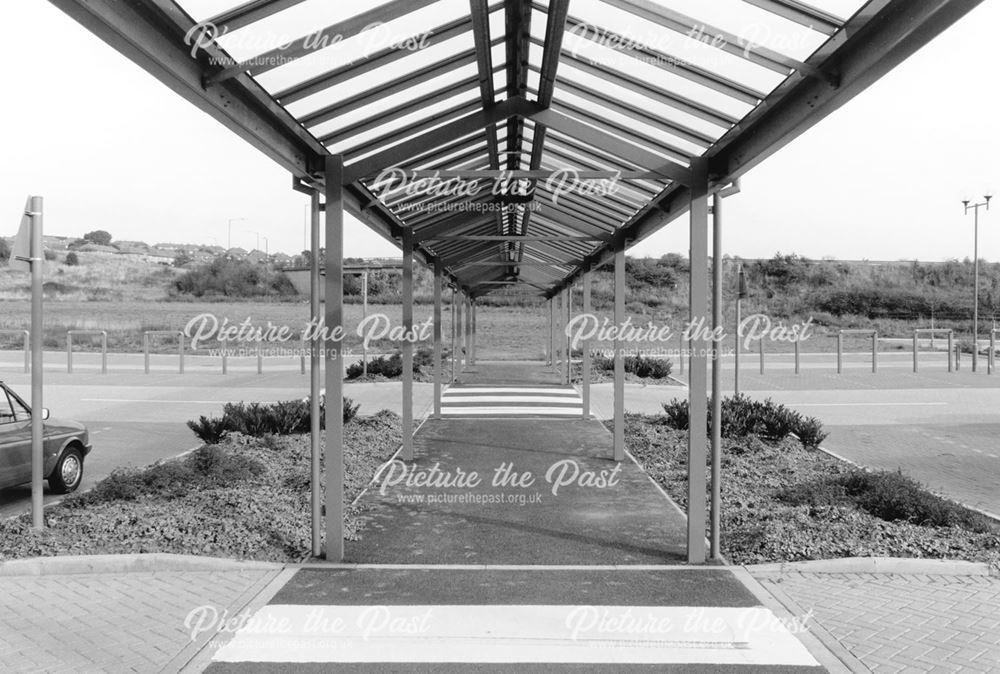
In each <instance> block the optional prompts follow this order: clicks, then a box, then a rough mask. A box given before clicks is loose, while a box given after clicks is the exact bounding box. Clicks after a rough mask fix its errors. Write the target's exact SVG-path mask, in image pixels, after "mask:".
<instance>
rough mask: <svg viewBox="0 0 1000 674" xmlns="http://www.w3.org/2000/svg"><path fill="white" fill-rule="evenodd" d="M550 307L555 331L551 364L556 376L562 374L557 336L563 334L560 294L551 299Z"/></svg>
mask: <svg viewBox="0 0 1000 674" xmlns="http://www.w3.org/2000/svg"><path fill="white" fill-rule="evenodd" d="M552 305H553V310H554V313H555V323H554V325H555V330H554V331H553V334H552V358H553V360H552V363H553V367H554V368H555V371H556V374H557V375H559V374H561V373H562V348H563V347H562V340H561V339H560V338H559V335H561V334H562V333H563V327H562V293H561V292H559V293H556V294H555V295H554V296H553V297H552Z"/></svg>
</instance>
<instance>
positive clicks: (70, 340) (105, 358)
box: [66, 330, 108, 374]
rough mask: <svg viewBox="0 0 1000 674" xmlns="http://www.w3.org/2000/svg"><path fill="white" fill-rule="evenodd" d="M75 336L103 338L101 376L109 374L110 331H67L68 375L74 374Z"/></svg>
mask: <svg viewBox="0 0 1000 674" xmlns="http://www.w3.org/2000/svg"><path fill="white" fill-rule="evenodd" d="M73 335H81V336H82V335H100V336H101V374H107V373H108V331H107V330H67V331H66V374H73Z"/></svg>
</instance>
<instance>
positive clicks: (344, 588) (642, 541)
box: [0, 364, 1000, 674]
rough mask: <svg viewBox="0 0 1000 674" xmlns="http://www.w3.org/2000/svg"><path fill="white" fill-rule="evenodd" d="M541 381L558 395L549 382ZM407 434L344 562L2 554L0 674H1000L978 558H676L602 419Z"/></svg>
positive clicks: (660, 514)
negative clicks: (964, 561)
mask: <svg viewBox="0 0 1000 674" xmlns="http://www.w3.org/2000/svg"><path fill="white" fill-rule="evenodd" d="M509 368H510V366H507V367H498V366H493V365H490V364H484V365H480V366H478V367H477V368H476V369H477V370H478V371H477V372H467V373H465V375H464V376H463V381H462V385H464V386H468V387H481V388H494V387H503V386H513V385H515V384H516V383H517V380H518V376H517V372H512V371H511V370H510V369H509ZM530 379H531V382H530V384H529V387H541V388H547V387H552V386H556V385H557V380H556V378H555V376H554V375H553V374H552V373H551V372H549V373H546V372H545V371H541V370H536V372H535V373H534V374H533V375H532V377H531V378H530ZM415 444H416V450H417V451H416V453H417V458H416V461H414V462H413V463H412V464H410V465H409V466H408V467H407V469H406V470H407V471H408V472H407V473H406V474H403V473H399V474H397V475H396V476H395V477H393V478H391V479H388V480H387V481H386V488H385V489H384V490H383V489H382V484H381V483H376V484H375V485H374V486H373V488H371V489H369V490H368V492H367V493H366V494H365V495H364V496H363V499H362V504H363V505H364V506H365V507H366V510H365V516H366V517H367V518H368V527H367V528H366V529H365V530H364V531H363V538H361V539H360V540H358V541H352V542H349V543H348V545H347V555H348V560H349V561H350V562H351V564H349V565H326V564H321V563H316V564H310V565H306V566H304V567H300V566H294V565H292V566H288V567H285V568H284V569H282V568H281V567H276V566H274V565H246V564H239V563H233V562H218V561H214V560H197V559H196V560H194V561H192V560H191V559H189V558H173V557H171V556H166V555H144V556H121V557H116V556H115V557H109V558H106V559H95V558H86V559H83V560H80V559H76V560H73V559H50V560H27V561H22V562H9V563H6V564H0V671H4V672H7V671H10V672H27V671H39V672H57V671H58V672H63V671H66V672H101V671H107V672H120V671H140V672H145V671H191V672H200V671H203V670H206V668H207V670H208V671H209V672H212V673H215V674H217V673H219V672H284V671H287V672H303V671H305V672H309V671H316V672H319V671H329V669H330V667H331V666H336V667H337V671H379V672H383V671H427V672H431V671H433V672H439V671H443V672H465V671H498V670H505V671H518V672H521V671H538V672H548V671H563V670H567V671H568V670H570V669H572V670H573V671H595V672H604V671H608V670H609V669H614V671H640V670H642V671H649V670H650V669H651V668H654V667H655V669H656V671H677V672H744V671H750V672H812V671H823V670H824V669H826V670H828V671H849V670H854V671H865V670H866V669H867V668H871V669H874V670H876V671H991V669H992V668H993V667H994V666H995V663H996V662H998V661H1000V640H998V637H997V634H998V633H1000V630H998V629H997V628H998V627H1000V579H998V578H996V577H991V576H989V575H988V574H987V573H986V570H985V569H983V568H980V567H975V565H964V566H963V565H960V564H948V563H943V564H942V563H935V562H923V561H919V560H916V561H914V562H909V563H906V562H901V561H900V560H889V561H888V562H886V564H885V568H883V565H882V564H881V563H879V564H876V563H875V562H872V561H871V560H860V561H857V562H855V561H851V560H839V561H834V562H830V563H827V564H826V566H823V567H819V568H817V567H816V566H815V565H812V564H808V563H807V564H799V565H785V566H783V567H757V568H753V567H751V568H749V569H742V568H739V567H737V568H731V567H688V566H685V565H683V564H680V563H678V562H681V561H682V560H683V548H684V526H683V525H684V519H683V516H682V515H681V514H680V512H679V511H678V510H677V509H676V508H675V507H674V506H673V504H672V503H670V502H669V500H668V499H666V497H665V496H664V495H663V494H662V493H660V492H659V491H658V490H657V489H656V487H655V486H654V485H653V484H652V482H651V481H650V480H649V479H648V478H647V477H646V476H645V475H644V474H643V473H642V471H641V470H640V469H639V468H638V466H637V465H636V464H634V463H632V462H625V463H622V464H616V463H613V462H612V461H611V460H610V459H609V458H608V457H609V456H610V453H611V452H610V445H611V442H610V436H609V435H608V434H607V432H606V431H605V430H604V429H603V427H602V426H600V425H599V424H598V423H597V422H596V421H593V420H583V419H582V418H581V419H544V418H543V419H539V418H528V415H526V416H525V417H524V418H522V417H520V416H514V417H508V416H504V417H502V418H488V419H475V420H473V419H465V418H459V419H450V418H449V419H442V420H438V421H434V420H429V421H427V422H426V423H425V424H424V425H423V427H422V428H421V431H420V433H419V434H418V436H417V442H416V443H415ZM553 466H556V468H554V469H553ZM398 468H399V469H402V466H401V465H400V466H399V467H398ZM498 469H499V470H498ZM413 471H417V472H413ZM601 471H604V475H603V478H604V479H603V481H602V480H601ZM529 472H530V473H531V476H532V478H533V479H532V480H529V479H528V478H527V477H525V476H526V475H527V473H529ZM418 474H419V475H422V477H421V478H419V479H417V478H414V476H415V475H418ZM472 474H477V475H478V476H480V477H481V480H480V481H479V482H478V483H475V484H473V482H474V481H471V480H469V479H468V478H469V476H471V475H472ZM442 476H445V477H442ZM460 476H464V480H463V479H460ZM583 476H586V477H583ZM407 477H410V478H414V479H410V480H409V481H407V479H406V478H407ZM494 482H496V484H494ZM557 483H558V485H559V486H558V488H555V487H556V484H557ZM508 497H512V498H508ZM487 501H490V502H487ZM970 569H971V570H970ZM526 662H527V663H532V664H525V663H526ZM414 663H417V664H414Z"/></svg>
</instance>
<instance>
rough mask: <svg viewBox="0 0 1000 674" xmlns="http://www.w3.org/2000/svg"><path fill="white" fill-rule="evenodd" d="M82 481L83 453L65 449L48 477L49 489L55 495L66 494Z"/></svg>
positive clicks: (73, 449)
mask: <svg viewBox="0 0 1000 674" xmlns="http://www.w3.org/2000/svg"><path fill="white" fill-rule="evenodd" d="M81 481H83V453H82V452H80V450H79V449H77V448H76V447H67V448H66V449H65V450H63V453H62V456H60V457H59V461H57V462H56V467H55V468H53V469H52V474H51V475H49V489H51V490H52V491H53V492H54V493H56V494H68V493H70V492H71V491H74V490H75V489H76V488H77V487H79V486H80V482H81Z"/></svg>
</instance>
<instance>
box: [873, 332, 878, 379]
mask: <svg viewBox="0 0 1000 674" xmlns="http://www.w3.org/2000/svg"><path fill="white" fill-rule="evenodd" d="M876 372H878V333H877V332H873V333H872V374H875V373H876Z"/></svg>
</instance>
